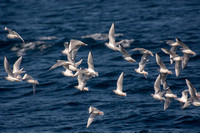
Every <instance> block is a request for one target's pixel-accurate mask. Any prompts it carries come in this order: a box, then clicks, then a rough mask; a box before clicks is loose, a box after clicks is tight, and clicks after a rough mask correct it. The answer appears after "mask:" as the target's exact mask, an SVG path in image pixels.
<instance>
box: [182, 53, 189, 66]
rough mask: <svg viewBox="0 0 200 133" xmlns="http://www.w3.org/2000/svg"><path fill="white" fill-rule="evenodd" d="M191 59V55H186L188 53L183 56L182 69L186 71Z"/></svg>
mask: <svg viewBox="0 0 200 133" xmlns="http://www.w3.org/2000/svg"><path fill="white" fill-rule="evenodd" d="M189 58H190V54H186V53H184V54H183V57H182V69H184V68H185V67H186V66H187V64H188V61H189Z"/></svg>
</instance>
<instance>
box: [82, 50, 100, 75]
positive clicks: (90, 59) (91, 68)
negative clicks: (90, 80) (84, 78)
mask: <svg viewBox="0 0 200 133" xmlns="http://www.w3.org/2000/svg"><path fill="white" fill-rule="evenodd" d="M87 64H88V68H87V69H85V70H83V72H84V73H85V74H87V75H91V76H92V77H96V76H98V75H99V74H98V72H96V71H95V70H94V63H93V56H92V52H91V51H90V52H89V54H88V60H87Z"/></svg>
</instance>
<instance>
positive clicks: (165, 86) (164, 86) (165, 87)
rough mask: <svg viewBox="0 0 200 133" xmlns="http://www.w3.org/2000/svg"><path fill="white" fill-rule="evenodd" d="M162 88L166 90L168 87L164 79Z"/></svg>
mask: <svg viewBox="0 0 200 133" xmlns="http://www.w3.org/2000/svg"><path fill="white" fill-rule="evenodd" d="M163 89H164V90H168V89H169V85H168V84H167V82H166V81H165V82H164V83H163Z"/></svg>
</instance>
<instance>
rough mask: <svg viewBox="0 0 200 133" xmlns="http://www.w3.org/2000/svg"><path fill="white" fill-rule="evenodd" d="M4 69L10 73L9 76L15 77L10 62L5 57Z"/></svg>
mask: <svg viewBox="0 0 200 133" xmlns="http://www.w3.org/2000/svg"><path fill="white" fill-rule="evenodd" d="M4 68H5V71H6V72H7V73H8V76H11V77H14V74H13V72H12V70H11V68H10V65H9V62H8V60H7V58H6V57H4Z"/></svg>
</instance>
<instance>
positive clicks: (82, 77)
mask: <svg viewBox="0 0 200 133" xmlns="http://www.w3.org/2000/svg"><path fill="white" fill-rule="evenodd" d="M74 75H75V76H77V75H78V76H77V80H78V85H77V86H75V88H77V89H79V90H80V91H89V89H88V87H85V86H86V84H87V81H88V80H89V79H91V78H92V76H91V75H87V74H85V72H84V71H83V70H82V68H80V70H79V71H77V72H76V73H75V74H74Z"/></svg>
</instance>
